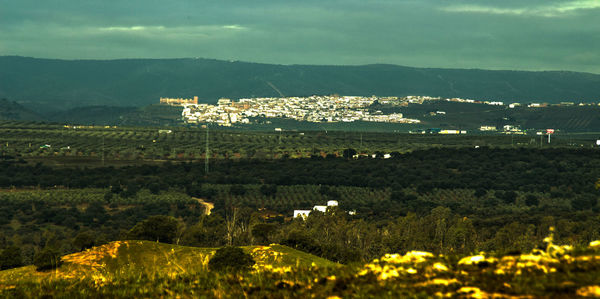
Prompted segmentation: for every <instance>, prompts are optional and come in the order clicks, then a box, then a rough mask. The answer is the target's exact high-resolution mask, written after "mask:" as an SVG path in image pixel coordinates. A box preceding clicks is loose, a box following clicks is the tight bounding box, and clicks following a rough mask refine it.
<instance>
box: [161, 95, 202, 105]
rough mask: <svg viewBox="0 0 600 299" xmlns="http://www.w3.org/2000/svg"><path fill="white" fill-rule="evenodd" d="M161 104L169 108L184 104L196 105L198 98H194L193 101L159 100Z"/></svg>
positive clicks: (178, 99)
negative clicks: (169, 106)
mask: <svg viewBox="0 0 600 299" xmlns="http://www.w3.org/2000/svg"><path fill="white" fill-rule="evenodd" d="M160 103H161V104H166V105H171V106H179V105H186V104H196V105H197V104H198V97H197V96H194V98H193V99H182V98H160Z"/></svg>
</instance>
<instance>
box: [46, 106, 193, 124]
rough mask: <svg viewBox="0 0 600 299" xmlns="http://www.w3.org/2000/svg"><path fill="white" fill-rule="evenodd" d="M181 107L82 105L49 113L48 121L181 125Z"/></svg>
mask: <svg viewBox="0 0 600 299" xmlns="http://www.w3.org/2000/svg"><path fill="white" fill-rule="evenodd" d="M182 109H183V108H182V107H176V106H166V105H159V104H154V105H148V106H144V107H119V106H84V107H75V108H70V109H67V110H63V111H58V112H54V113H50V114H48V116H47V119H48V120H49V121H53V122H59V123H70V124H82V125H119V126H173V125H181V124H182V122H181V111H182Z"/></svg>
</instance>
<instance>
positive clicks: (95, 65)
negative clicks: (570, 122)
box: [0, 56, 600, 109]
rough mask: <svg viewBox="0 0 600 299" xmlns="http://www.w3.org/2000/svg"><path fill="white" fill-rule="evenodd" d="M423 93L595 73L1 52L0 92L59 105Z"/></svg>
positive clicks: (542, 87)
mask: <svg viewBox="0 0 600 299" xmlns="http://www.w3.org/2000/svg"><path fill="white" fill-rule="evenodd" d="M280 93H281V94H283V95H286V96H304V95H312V94H333V93H338V94H342V95H364V96H369V95H379V96H387V95H390V96H403V95H430V96H441V97H464V98H476V99H495V100H504V101H518V102H527V101H546V102H560V101H567V100H569V101H595V100H598V98H599V97H600V75H595V74H589V73H575V72H524V71H488V70H476V69H470V70H466V69H433V68H412V67H403V66H397V65H363V66H313V65H270V64H258V63H247V62H237V61H236V62H228V61H219V60H209V59H122V60H51V59H35V58H25V57H14V56H2V57H0V98H1V97H6V98H10V99H12V100H16V101H18V102H21V103H37V104H42V105H45V107H53V108H55V109H56V108H58V109H65V108H70V107H76V106H91V105H109V106H111V105H112V106H140V105H148V104H152V103H156V102H157V101H158V98H159V97H161V96H168V97H191V96H194V95H197V96H199V98H200V99H201V101H204V102H214V101H216V99H218V98H220V97H228V98H233V99H237V98H241V97H263V96H279V95H280Z"/></svg>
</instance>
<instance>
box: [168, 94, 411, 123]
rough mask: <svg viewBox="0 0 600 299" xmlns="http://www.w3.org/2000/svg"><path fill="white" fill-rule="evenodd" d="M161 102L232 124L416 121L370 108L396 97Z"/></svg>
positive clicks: (195, 117)
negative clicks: (259, 119) (265, 120)
mask: <svg viewBox="0 0 600 299" xmlns="http://www.w3.org/2000/svg"><path fill="white" fill-rule="evenodd" d="M160 100H161V103H163V104H169V105H178V106H183V107H184V108H183V112H182V117H183V119H184V121H185V122H186V123H190V124H197V123H214V124H217V125H220V126H231V125H232V124H235V123H242V124H243V123H250V118H253V117H264V118H288V119H294V120H298V121H308V122H354V121H368V122H393V123H419V122H420V120H418V119H408V118H404V117H403V116H402V113H391V114H382V113H381V112H371V111H369V106H370V105H372V104H373V103H374V102H375V101H379V102H380V103H382V104H386V103H390V102H398V101H399V100H398V98H397V97H375V96H372V97H358V96H310V97H285V98H249V99H239V100H238V101H237V102H236V101H231V100H230V99H220V100H219V101H218V102H217V105H211V104H198V103H197V98H194V99H171V98H161V99H160Z"/></svg>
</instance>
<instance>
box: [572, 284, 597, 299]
mask: <svg viewBox="0 0 600 299" xmlns="http://www.w3.org/2000/svg"><path fill="white" fill-rule="evenodd" d="M576 294H577V296H580V297H593V298H599V297H600V286H597V285H593V286H587V287H582V288H579V289H578V290H577V292H576Z"/></svg>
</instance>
